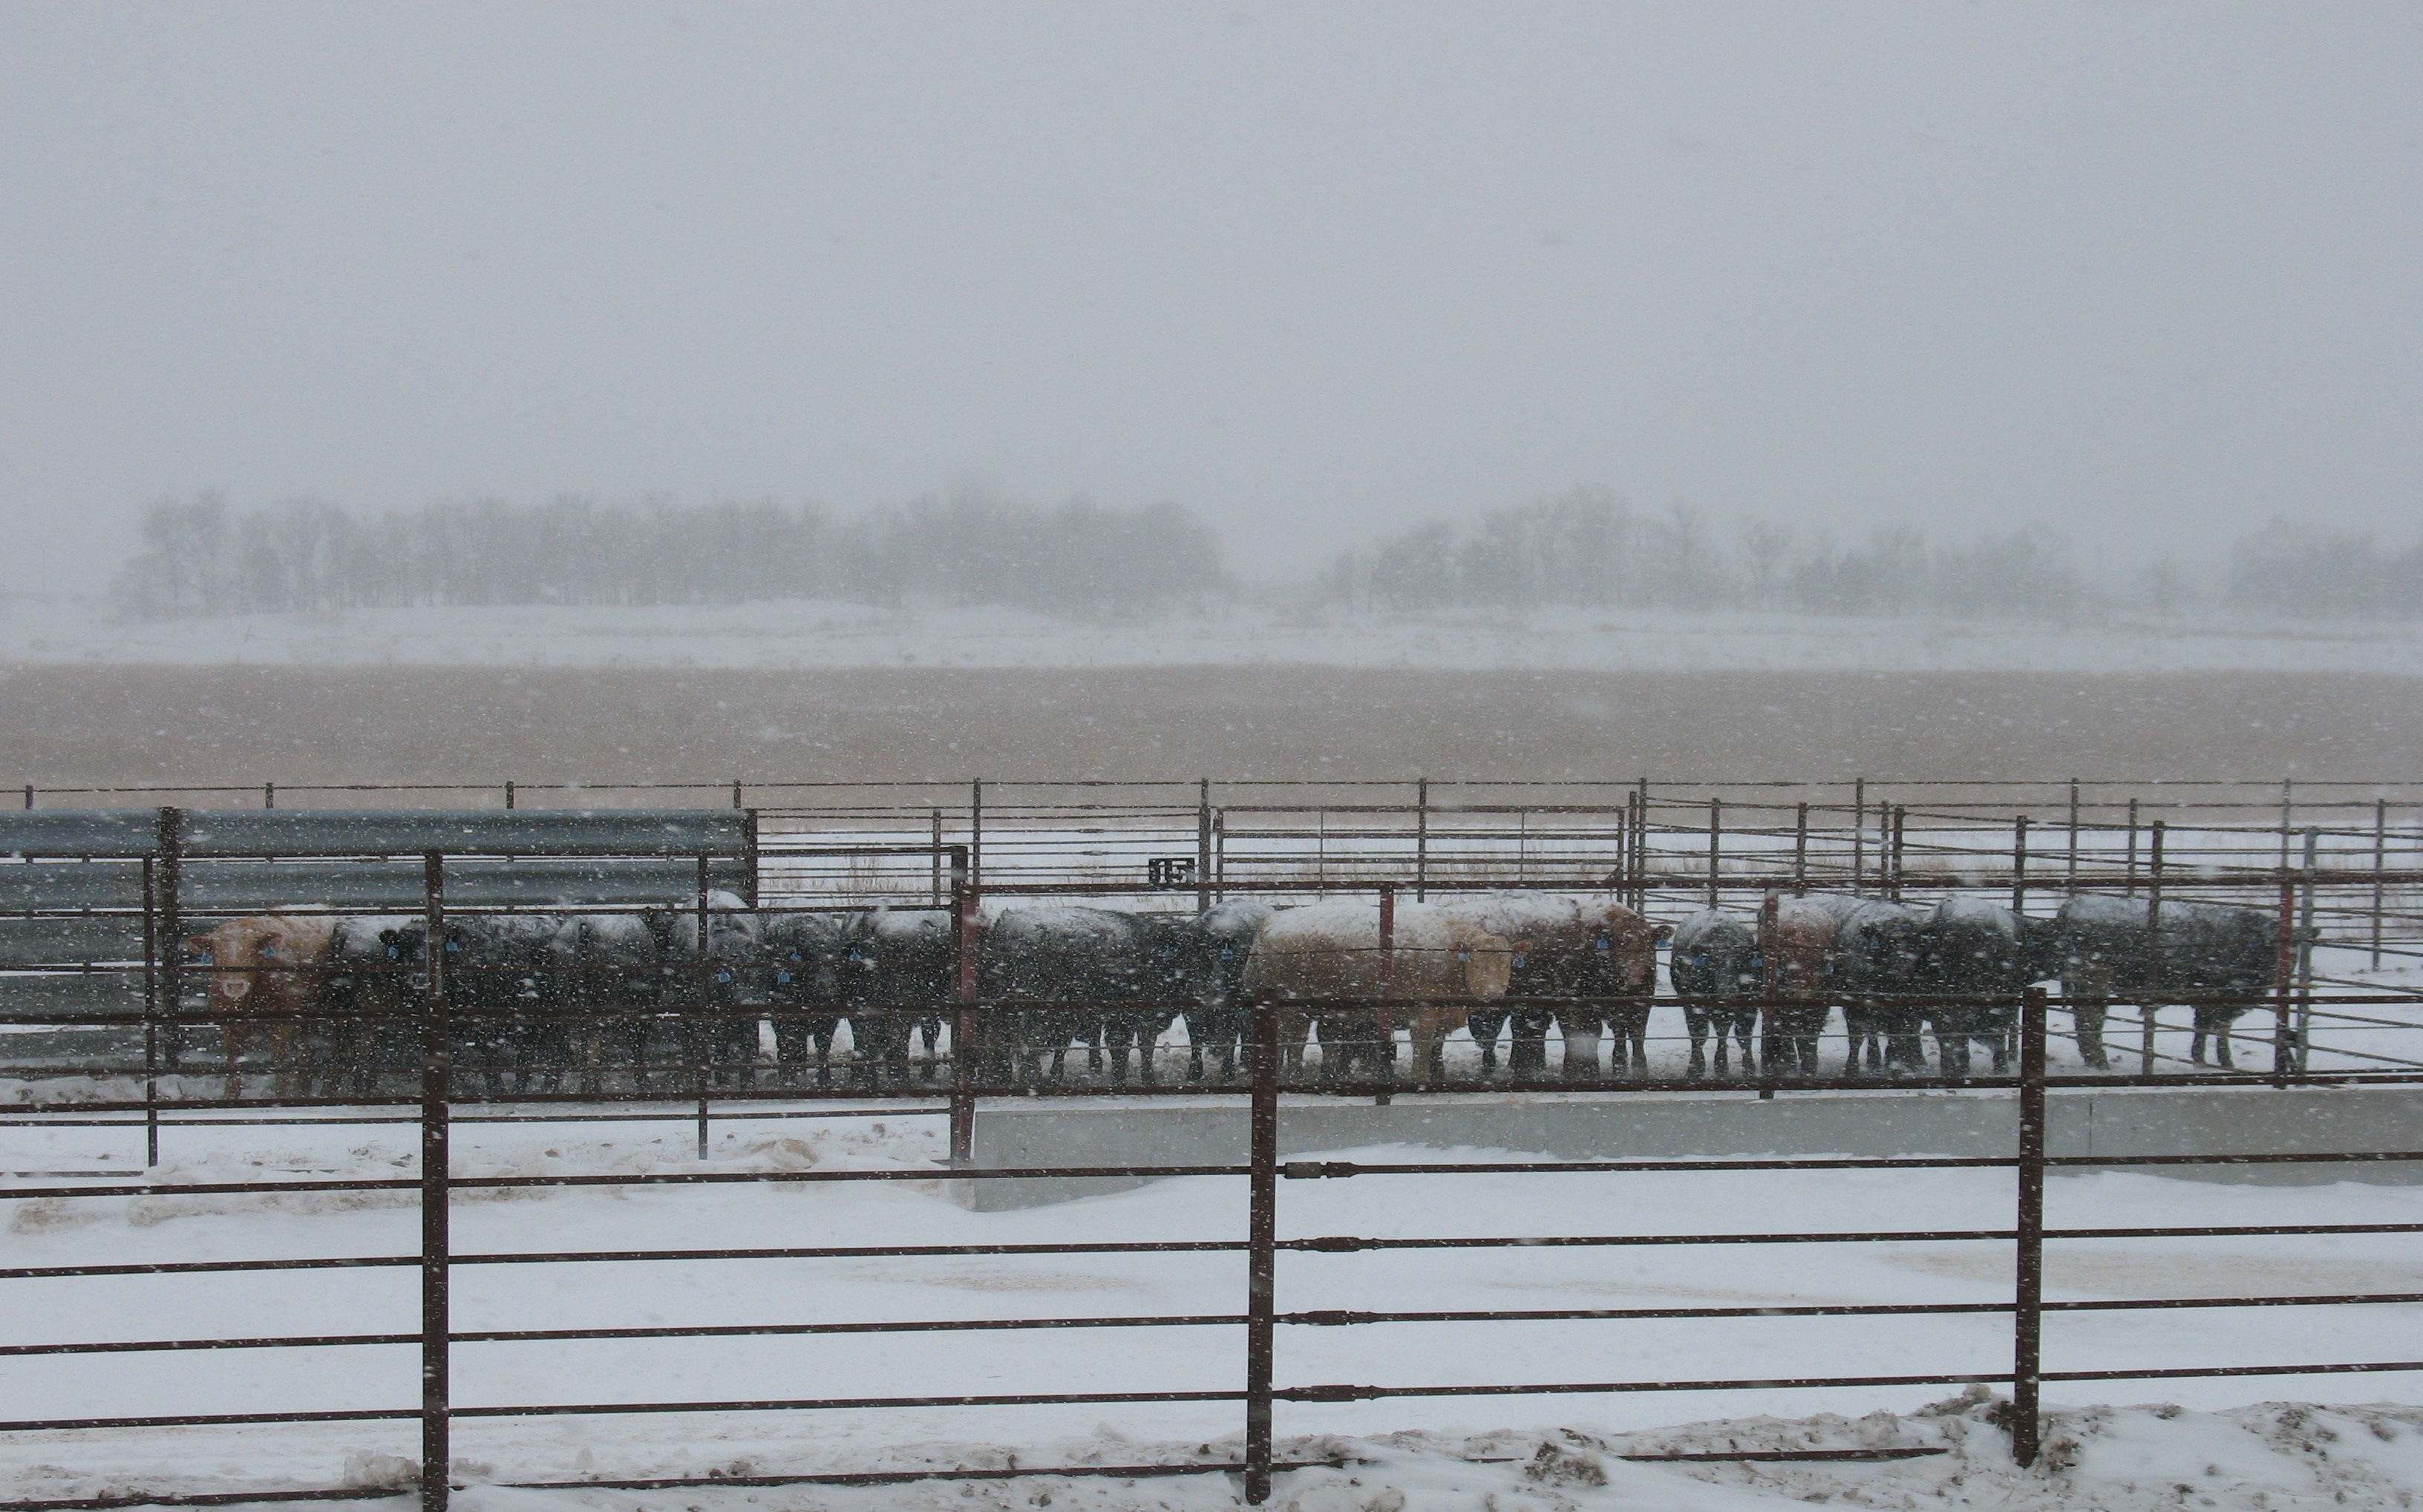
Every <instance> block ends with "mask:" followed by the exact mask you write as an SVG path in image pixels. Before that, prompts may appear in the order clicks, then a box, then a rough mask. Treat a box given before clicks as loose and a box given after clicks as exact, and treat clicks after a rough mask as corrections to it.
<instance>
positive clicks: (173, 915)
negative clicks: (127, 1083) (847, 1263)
mask: <svg viewBox="0 0 2423 1512" xmlns="http://www.w3.org/2000/svg"><path fill="white" fill-rule="evenodd" d="M156 845H157V848H158V853H159V858H160V867H159V875H158V878H157V883H158V887H159V921H160V922H159V941H160V948H159V960H160V1001H161V1002H162V1003H163V1004H164V1005H166V1009H167V1022H166V1029H167V1033H166V1035H165V1036H163V1037H164V1038H165V1040H166V1044H165V1045H163V1046H162V1047H161V1058H162V1059H163V1060H164V1061H166V1063H167V1066H168V1073H169V1075H171V1076H174V1075H176V1074H177V1073H178V1072H179V1071H182V1069H183V1068H184V1063H185V907H184V901H185V811H184V810H182V809H176V808H167V809H162V810H161V811H160V833H159V838H158V840H157V841H156Z"/></svg>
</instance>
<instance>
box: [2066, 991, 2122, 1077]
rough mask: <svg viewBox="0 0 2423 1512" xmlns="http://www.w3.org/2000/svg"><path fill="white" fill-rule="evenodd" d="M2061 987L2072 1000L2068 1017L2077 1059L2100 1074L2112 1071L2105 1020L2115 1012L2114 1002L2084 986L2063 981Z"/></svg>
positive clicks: (2070, 1000)
mask: <svg viewBox="0 0 2423 1512" xmlns="http://www.w3.org/2000/svg"><path fill="white" fill-rule="evenodd" d="M2061 987H2062V991H2063V993H2064V994H2065V995H2067V997H2068V999H2069V1017H2070V1024H2071V1027H2072V1028H2073V1029H2074V1030H2075V1032H2076V1038H2077V1040H2078V1058H2079V1059H2080V1060H2082V1061H2084V1062H2085V1063H2087V1064H2088V1065H2089V1066H2091V1067H2093V1068H2094V1069H2096V1070H2098V1071H2108V1070H2110V1069H2112V1058H2111V1056H2110V1055H2109V1054H2108V1053H2106V1051H2105V1050H2104V1047H2103V1020H2104V1016H2105V1015H2107V1014H2108V1013H2110V1012H2111V1010H2112V1003H2111V1000H2109V999H2107V998H2105V997H2104V996H2103V995H2102V994H2101V993H2099V992H2089V991H2087V990H2086V988H2085V984H2083V983H2075V982H2064V983H2063V984H2061Z"/></svg>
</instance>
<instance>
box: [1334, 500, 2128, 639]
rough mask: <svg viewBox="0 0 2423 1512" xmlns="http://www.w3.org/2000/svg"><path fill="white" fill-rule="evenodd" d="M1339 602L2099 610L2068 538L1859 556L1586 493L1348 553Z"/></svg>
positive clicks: (1906, 545) (1841, 610)
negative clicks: (1730, 530)
mask: <svg viewBox="0 0 2423 1512" xmlns="http://www.w3.org/2000/svg"><path fill="white" fill-rule="evenodd" d="M1322 587H1323V590H1324V592H1325V594H1326V596H1328V597H1329V598H1331V599H1332V600H1333V601H1336V602H1339V603H1344V604H1350V605H1354V606H1377V607H1384V608H1393V609H1415V608H1437V607H1447V606H1473V607H1492V608H1522V607H1527V606H1532V605H1544V604H1569V605H1595V606H1622V607H1633V608H1683V609H1712V608H1753V609H1796V610H1799V611H1801V612H1803V613H1811V614H1885V615H1892V614H1907V613H1911V612H1917V611H1925V612H1930V613H1938V614H1954V615H1963V616H1966V615H1996V616H2021V617H2040V618H2047V619H2061V618H2067V616H2069V615H2072V614H2074V613H2076V612H2078V611H2079V610H2080V609H2082V608H2083V607H2085V606H2087V605H2088V604H2089V602H2090V601H2091V597H2092V596H2091V595H2090V594H2089V593H2088V592H2087V591H2086V588H2085V585H2084V583H2083V580H2082V579H2081V577H2080V575H2079V574H2078V572H2077V570H2076V568H2075V567H2074V566H2072V564H2071V562H2070V560H2069V556H2068V551H2067V547H2066V546H2065V545H2064V544H2063V543H2062V542H2061V540H2060V539H2059V538H2058V537H2056V536H2054V535H2052V534H2051V532H2049V531H2045V530H2042V529H2040V528H2033V527H2031V528H2022V529H2019V530H2014V531H2012V532H2011V533H2009V534H2008V535H2000V536H1996V535H1984V536H1979V537H1977V538H1976V539H1975V540H1973V541H1972V542H1970V543H1967V544H1938V545H1930V544H1929V543H1927V541H1926V539H1925V537H1924V536H1922V535H1921V534H1919V533H1918V532H1917V531H1915V530H1912V529H1909V528H1906V527H1891V528H1883V529H1879V530H1877V531H1874V532H1872V533H1871V534H1870V535H1869V536H1868V538H1867V539H1866V540H1865V541H1863V542H1861V543H1856V544H1851V545H1840V544H1837V543H1835V541H1834V539H1833V538H1832V537H1831V536H1830V535H1827V534H1824V533H1822V532H1821V533H1818V534H1815V535H1812V536H1807V537H1803V536H1801V535H1800V534H1799V533H1798V532H1797V531H1795V530H1793V529H1792V528H1790V527H1788V526H1782V525H1777V524H1775V523H1773V522H1771V521H1765V520H1748V521H1744V522H1743V523H1742V524H1741V525H1740V527H1739V528H1737V529H1736V530H1735V531H1734V534H1733V537H1732V539H1731V540H1728V539H1726V538H1725V537H1724V536H1723V535H1722V534H1720V533H1719V532H1718V530H1717V528H1715V527H1714V526H1712V525H1710V524H1709V523H1708V521H1707V520H1706V519H1705V518H1703V517H1702V516H1701V515H1699V514H1697V513H1694V512H1691V511H1689V510H1687V509H1679V508H1678V509H1675V510H1672V511H1670V512H1666V513H1663V514H1641V513H1637V512H1634V511H1633V510H1632V509H1631V508H1630V507H1629V506H1627V505H1625V504H1623V502H1621V501H1620V500H1618V499H1615V498H1614V497H1612V496H1608V495H1607V494H1603V493H1595V492H1590V491H1580V492H1576V493H1573V494H1568V495H1565V496H1562V497H1559V498H1553V499H1544V500H1542V501H1540V502H1538V503H1533V504H1525V505H1520V506H1517V507H1515V508H1512V509H1504V510H1493V511H1491V512H1488V513H1487V514H1484V515H1482V516H1481V519H1480V521H1479V522H1478V523H1477V524H1475V525H1474V526H1472V527H1471V528H1468V529H1465V530H1463V531H1458V530H1456V529H1454V528H1450V527H1449V526H1445V525H1439V524H1430V525H1423V526H1417V527H1416V528H1413V529H1411V530H1407V531H1405V532H1404V533H1402V534H1401V535H1397V536H1392V537H1389V538H1388V539H1386V540H1384V541H1382V542H1380V543H1377V544H1375V545H1373V546H1371V547H1370V549H1369V550H1366V551H1356V552H1349V553H1347V554H1345V555H1343V556H1341V557H1339V558H1338V559H1337V561H1336V562H1335V563H1334V564H1333V565H1332V566H1331V568H1330V569H1329V571H1328V572H1327V573H1326V574H1324V575H1322Z"/></svg>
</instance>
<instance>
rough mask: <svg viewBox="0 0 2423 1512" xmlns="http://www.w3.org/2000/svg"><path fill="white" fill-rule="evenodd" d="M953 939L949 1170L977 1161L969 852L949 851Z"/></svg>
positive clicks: (975, 928) (974, 933) (975, 939)
mask: <svg viewBox="0 0 2423 1512" xmlns="http://www.w3.org/2000/svg"><path fill="white" fill-rule="evenodd" d="M951 902H952V912H951V939H952V943H953V946H954V948H955V949H956V951H957V953H958V978H957V980H956V981H955V982H954V984H953V986H954V988H955V990H954V992H953V994H952V997H953V1000H954V1001H955V1003H956V1005H957V1006H956V1009H955V1011H954V1013H953V1015H952V1018H951V1085H952V1091H951V1166H952V1168H953V1169H954V1170H964V1169H966V1168H967V1167H968V1166H970V1165H972V1164H974V1161H975V1148H976V1098H975V1094H974V1092H973V1091H971V1090H970V1089H971V1088H973V1087H974V1085H975V1076H976V1068H975V1063H976V1054H975V1038H976V960H977V946H978V945H979V943H980V937H979V930H980V924H981V921H980V920H979V918H978V913H977V910H978V904H977V898H976V889H975V886H974V884H973V883H971V882H970V881H969V880H968V853H967V851H966V850H965V849H964V848H962V847H960V846H957V845H954V846H953V847H951Z"/></svg>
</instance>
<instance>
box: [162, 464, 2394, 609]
mask: <svg viewBox="0 0 2423 1512" xmlns="http://www.w3.org/2000/svg"><path fill="white" fill-rule="evenodd" d="M1234 591H1235V585H1234V583H1233V582H1232V581H1231V579H1230V578H1229V576H1228V575H1227V570H1226V569H1225V567H1224V566H1223V564H1222V561H1221V553H1220V543H1219V541H1218V540H1217V538H1215V537H1214V536H1213V534H1212V533H1211V530H1210V528H1207V527H1206V526H1205V525H1204V524H1203V522H1201V521H1200V520H1198V519H1196V517H1195V516H1194V515H1193V514H1192V513H1191V512H1188V511H1186V510H1184V509H1182V508H1180V507H1179V506H1177V505H1174V504H1155V505H1148V506H1145V507H1142V508H1136V509H1112V508H1105V507H1102V506H1099V505H1095V504H1090V503H1086V502H1084V501H1082V500H1081V501H1078V502H1075V503H1070V504H1067V505H1063V506H1061V507H1059V508H1057V509H1045V508H1038V507H1036V506H1033V505H1026V504H1017V503H1009V502H1004V501H1002V500H998V499H993V498H989V497H986V496H981V495H959V496H952V497H948V498H942V499H934V498H926V499H919V500H917V501H916V502H914V503H911V504H906V505H885V506H882V507H880V508H877V509H873V510H868V511H866V512H863V513H861V514H858V515H855V516H851V517H847V518H842V517H835V516H831V515H828V514H826V513H825V512H822V511H820V510H818V509H816V508H814V507H813V506H798V507H792V506H785V505H782V504H776V503H772V502H757V503H745V502H722V503H714V504H694V505H682V504H676V503H674V502H673V501H671V500H667V499H647V500H642V501H641V502H638V503H600V502H598V501H596V500H594V499H588V498H578V497H563V498H558V499H556V500H554V501H552V502H550V503H546V504H538V505H514V504H505V503H500V502H498V501H496V500H492V499H480V500H471V501H458V502H446V503H438V504H431V505H427V506H425V507H423V508H420V509H417V510H398V511H390V512H386V513H382V514H377V515H372V516H366V517H356V515H354V514H352V513H351V512H347V511H346V510H344V509H342V508H340V507H339V506H337V505H334V504H327V503H322V502H320V501H317V500H311V499H298V500H293V501H291V502H288V503H284V504H277V505H273V506H269V507H266V508H261V509H254V510H248V511H244V512H237V511H234V510H232V509H230V507H229V505H228V502H227V500H226V499H225V498H224V497H222V496H219V495H217V494H215V493H205V494H199V495H197V496H195V497H194V498H192V499H191V500H187V501H178V500H162V501H161V502H158V503H155V504H153V505H151V506H150V508H149V509H148V510H146V511H145V512H144V514H143V521H142V545H141V548H140V550H139V551H138V552H137V553H136V555H135V557H134V559H132V560H130V561H129V562H128V563H127V564H126V566H125V568H124V569H123V571H121V572H120V574H119V578H118V581H117V584H116V593H117V599H118V604H119V609H120V610H121V612H123V613H125V614H128V615H130V616H133V617H135V618H141V619H168V618H175V617H180V616H185V615H198V614H230V613H244V612H261V611H277V610H286V609H347V608H373V607H397V606H410V605H515V604H584V605H649V604H738V603H744V602H749V601H753V600H763V599H778V598H834V599H845V600H851V601H856V602H860V603H867V604H881V605H898V604H902V603H904V602H906V601H908V600H909V599H911V598H912V597H918V598H931V599H939V600H942V601H944V602H947V603H952V604H961V605H1001V606H1009V607H1015V608H1022V609H1032V610H1035V611H1037V612H1040V613H1045V614H1056V615H1075V616H1103V615H1120V616H1123V615H1132V614H1139V613H1145V612H1149V611H1152V610H1155V609H1159V608H1164V607H1169V606H1186V605H1199V604H1201V603H1203V602H1205V601H1207V600H1210V599H1213V598H1218V597H1224V596H1227V595H1228V594H1230V593H1233V592H1234ZM1318 593H1319V596H1320V597H1321V598H1322V600H1323V601H1325V602H1328V603H1333V604H1338V605H1342V606H1349V607H1353V608H1379V609H1387V610H1398V611H1418V610H1424V609H1442V608H1454V607H1466V608H1486V609H1509V610H1513V609H1524V608H1529V607H1533V606H1550V605H1571V606H1607V607H1626V608H1671V609H1717V608H1742V609H1764V610H1789V611H1796V612H1799V613H1804V614H1822V615H1881V616H1896V615H1910V614H1928V615H1939V616H1952V617H1956V618H1976V617H1991V618H1997V619H2037V620H2067V619H2071V618H2073V617H2076V616H2078V615H2081V614H2086V613H2092V612H2097V611H2099V610H2102V609H2106V608H2109V607H2112V606H2116V605H2126V606H2132V607H2139V608H2145V609H2150V610H2153V611H2155V612H2158V613H2169V612H2176V611H2178V610H2181V609H2184V608H2187V607H2190V606H2193V605H2195V604H2197V603H2199V602H2200V601H2205V600H2207V599H2215V600H2218V602H2220V603H2222V604H2224V605H2225V606H2233V607H2238V608H2242V609H2247V610H2252V611H2256V612H2259V613H2263V614H2267V615H2283V616H2292V617H2309V618H2310V617H2356V616H2367V617H2399V618H2411V617H2423V540H2418V541H2416V542H2415V543H2413V544H2410V545H2408V546H2406V547H2404V548H2403V549H2398V548H2393V547H2387V546H2383V545H2380V544H2379V543H2376V542H2375V541H2374V539H2373V537H2372V536H2370V535H2368V534H2346V533H2333V532H2330V531H2325V530H2318V529H2312V528H2304V527H2301V526H2293V525H2290V524H2288V523H2287V522H2285V521H2278V520H2275V521H2273V523H2272V524H2271V525H2269V526H2266V527H2265V528H2262V529H2260V530H2257V531H2255V532H2254V533H2252V534H2250V535H2246V536H2243V537H2241V538H2240V539H2239V541H2238V542H2237V543H2235V545H2234V547H2233V548H2232V550H2231V552H2230V556H2229V565H2228V570H2227V575H2226V578H2225V581H2224V582H2223V583H2221V584H2220V585H2218V591H2217V592H2215V591H2212V586H2211V585H2200V584H2199V583H2198V582H2197V581H2196V580H2195V579H2194V578H2193V577H2192V576H2191V575H2189V574H2188V573H2186V572H2185V571H2183V570H2182V569H2181V568H2180V567H2178V565H2177V564H2176V563H2174V562H2170V561H2160V562H2156V563H2153V564H2151V565H2149V566H2146V567H2144V568H2142V569H2140V570H2137V571H2135V572H2133V574H2132V575H2131V576H2130V578H2129V579H2128V580H2127V581H2125V582H2114V581H2110V580H2103V581H2098V580H2096V579H2094V578H2092V577H2090V576H2089V575H2086V574H2085V573H2083V572H2082V571H2081V569H2080V567H2079V565H2078V563H2077V561H2076V560H2075V559H2074V558H2073V556H2072V554H2071V551H2070V549H2069V546H2068V544H2067V543H2066V542H2065V541H2063V540H2062V538H2061V537H2060V536H2058V535H2056V534H2054V533H2053V532H2051V531H2050V530H2046V529H2044V528H2041V527H2037V526H2023V527H2020V528H2016V529H2012V530H2009V531H2006V532H2002V533H1995V532H1985V533H1981V534H1978V535H1975V536H1972V537H1971V538H1969V539H1968V540H1966V541H1931V540H1929V539H1928V538H1927V537H1926V536H1924V535H1923V534H1922V533H1920V532H1919V531H1917V530H1915V529H1912V528H1908V527H1907V526H1888V527H1883V528H1877V529H1875V530H1871V531H1869V532H1868V533H1867V534H1866V535H1865V536H1864V537H1861V538H1860V539H1858V540H1856V541H1847V542H1844V541H1837V540H1836V539H1835V537H1834V536H1833V535H1832V534H1830V533H1829V532H1827V531H1825V530H1823V529H1820V530H1816V531H1813V532H1809V533H1805V534H1804V533H1802V532H1801V531H1798V530H1796V529H1794V528H1792V527H1790V526H1786V525H1781V524H1777V523H1775V522H1773V521H1768V520H1743V521H1740V522H1739V523H1738V524H1736V525H1735V526H1734V528H1732V529H1730V530H1726V529H1720V528H1718V527H1717V526H1716V525H1714V524H1712V523H1710V521H1709V520H1708V519H1707V518H1706V517H1705V516H1703V515H1701V514H1699V513H1696V512H1692V511H1690V510H1687V509H1683V508H1680V507H1678V508H1675V509H1672V510H1670V511H1666V512H1660V513H1644V512H1638V511H1635V510H1634V509H1632V508H1631V507H1630V506H1629V505H1627V504H1625V503H1623V501H1622V500H1620V499H1618V498H1616V497H1615V496H1612V495H1610V494H1607V493H1605V492H1603V491H1594V490H1588V489H1582V490H1576V491H1575V492H1573V493H1570V494H1566V495H1562V496H1559V497H1555V498H1548V499H1542V500H1538V501H1536V502H1533V503H1529V504H1523V505H1517V506H1514V507H1512V508H1509V509H1499V510H1491V511H1489V512H1486V513H1484V514H1482V515H1481V516H1480V517H1479V518H1478V519H1477V520H1475V521H1473V522H1471V523H1470V524H1468V525H1465V526H1461V527H1459V526H1454V525H1449V524H1445V523H1441V522H1437V521H1433V522H1429V523H1426V524H1422V525H1417V526H1415V527H1413V528H1409V529H1405V530H1402V531H1400V532H1398V533H1396V534H1394V535H1390V536H1386V537H1383V538H1382V539H1380V540H1378V541H1375V542H1373V543H1371V544H1370V545H1369V546H1367V547H1364V548H1362V549H1360V550H1355V551H1350V552H1346V553H1344V554H1342V555H1340V556H1339V557H1338V559H1336V560H1335V561H1334V562H1332V563H1331V565H1330V567H1329V568H1328V570H1327V571H1325V572H1323V573H1322V574H1321V575H1320V578H1319V582H1318Z"/></svg>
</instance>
